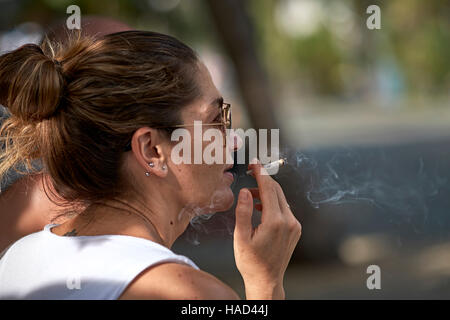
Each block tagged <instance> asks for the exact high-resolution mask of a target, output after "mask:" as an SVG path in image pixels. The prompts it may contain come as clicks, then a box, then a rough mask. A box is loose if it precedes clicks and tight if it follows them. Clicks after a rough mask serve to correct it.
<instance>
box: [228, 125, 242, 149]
mask: <svg viewBox="0 0 450 320" xmlns="http://www.w3.org/2000/svg"><path fill="white" fill-rule="evenodd" d="M228 139H229V140H228V145H229V149H230V151H231V152H235V151H237V150H239V149H240V148H242V145H243V141H242V139H241V137H240V136H239V135H237V134H236V133H234V131H232V130H231V131H230V134H229V137H228Z"/></svg>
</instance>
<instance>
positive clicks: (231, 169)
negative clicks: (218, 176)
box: [223, 165, 237, 181]
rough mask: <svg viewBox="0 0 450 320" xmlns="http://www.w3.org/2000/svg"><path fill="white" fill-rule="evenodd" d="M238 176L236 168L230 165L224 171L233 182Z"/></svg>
mask: <svg viewBox="0 0 450 320" xmlns="http://www.w3.org/2000/svg"><path fill="white" fill-rule="evenodd" d="M236 174H237V171H236V168H235V166H234V165H229V166H227V167H226V168H225V170H224V171H223V175H224V176H227V177H229V178H230V179H231V181H234V177H235V175H236Z"/></svg>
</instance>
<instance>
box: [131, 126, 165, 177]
mask: <svg viewBox="0 0 450 320" xmlns="http://www.w3.org/2000/svg"><path fill="white" fill-rule="evenodd" d="M163 142H164V140H163V139H162V136H161V134H160V133H159V132H158V130H156V129H153V128H149V127H142V128H139V129H138V130H136V131H135V132H134V134H133V137H132V138H131V149H132V152H133V154H134V156H135V157H136V160H137V161H138V163H139V164H140V165H141V166H142V174H145V172H149V173H150V176H152V175H154V176H158V177H161V178H164V177H165V176H167V172H168V169H167V159H166V156H165V154H164V152H163V148H162V147H161V143H163ZM150 163H153V165H152V166H150Z"/></svg>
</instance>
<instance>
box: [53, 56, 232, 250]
mask: <svg viewBox="0 0 450 320" xmlns="http://www.w3.org/2000/svg"><path fill="white" fill-rule="evenodd" d="M197 79H198V85H199V88H200V90H201V92H202V95H201V97H200V98H199V99H198V100H196V101H194V102H193V103H191V104H190V105H188V106H186V107H185V108H183V109H182V111H181V119H182V120H183V123H185V124H193V123H194V121H195V120H201V121H202V122H203V123H211V122H215V121H214V119H216V118H217V116H218V114H219V106H218V105H216V104H212V102H214V101H216V100H217V98H220V97H221V94H220V93H219V91H218V90H217V88H216V87H215V85H214V83H213V81H212V79H211V75H210V73H209V71H208V70H207V68H206V67H205V66H204V65H203V64H202V63H199V72H198V77H197ZM186 129H187V130H189V131H190V132H191V139H192V141H191V146H192V148H193V146H194V141H193V139H194V128H193V127H186ZM176 143H177V142H174V141H170V140H169V139H167V137H166V136H164V135H163V134H162V133H161V132H160V131H159V130H157V129H153V128H149V127H142V128H139V129H138V130H137V131H136V132H135V133H134V135H133V138H132V151H130V152H127V153H126V154H125V156H124V157H125V158H124V161H125V163H124V165H125V168H126V170H127V172H129V175H130V177H133V181H134V187H135V189H136V193H135V194H134V196H133V195H132V196H130V197H129V198H127V199H121V200H120V201H107V202H105V203H104V205H101V206H91V207H89V208H87V209H86V211H85V212H83V213H82V214H80V215H79V216H77V217H75V218H74V219H72V220H69V221H68V222H66V223H64V224H62V225H60V226H58V227H55V228H53V229H52V232H54V233H56V234H58V235H64V234H66V233H67V232H70V231H72V230H74V229H75V230H76V234H77V235H101V234H122V235H130V236H136V237H142V238H145V239H149V240H151V241H155V242H157V243H160V244H162V245H164V246H166V247H168V248H170V247H171V246H172V244H173V243H174V241H175V240H176V239H177V238H178V237H179V236H180V235H181V234H182V233H183V232H184V231H185V229H186V227H187V226H188V224H189V221H190V220H191V219H192V217H194V216H196V215H199V214H210V213H213V212H218V211H225V210H227V209H229V208H231V206H232V205H233V201H234V196H233V192H232V190H231V188H230V185H231V184H232V182H233V178H232V177H230V175H229V174H226V173H225V170H227V169H228V168H230V166H231V165H230V164H227V163H226V162H225V161H223V164H211V165H207V164H204V163H203V164H183V163H182V164H175V163H173V162H172V161H171V151H172V148H173V146H174V145H175V144H176ZM209 143H211V142H207V141H204V142H203V143H202V145H203V148H204V147H205V146H206V145H208V144H209ZM223 148H224V150H223V155H224V156H225V154H226V152H228V153H231V152H232V151H233V149H234V145H232V146H231V147H227V146H226V145H223ZM191 154H192V155H193V149H192V152H191ZM150 162H153V163H154V167H153V168H151V167H150V166H149V165H148V164H149V163H150ZM163 165H166V166H167V168H166V169H165V170H164V169H163ZM145 172H149V173H150V175H149V176H146V175H145Z"/></svg>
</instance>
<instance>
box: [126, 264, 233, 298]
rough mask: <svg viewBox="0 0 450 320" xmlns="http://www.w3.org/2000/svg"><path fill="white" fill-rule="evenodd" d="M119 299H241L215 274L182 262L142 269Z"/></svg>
mask: <svg viewBox="0 0 450 320" xmlns="http://www.w3.org/2000/svg"><path fill="white" fill-rule="evenodd" d="M119 299H121V300H122V299H123V300H127V299H149V300H162V299H164V300H237V299H240V298H239V296H238V295H237V293H236V292H235V291H233V289H231V288H230V287H229V286H227V285H226V284H224V283H223V282H222V281H220V280H219V279H217V278H216V277H214V276H213V275H211V274H209V273H207V272H204V271H201V270H196V269H194V268H192V267H190V266H187V265H183V264H178V263H164V264H160V265H157V266H154V267H150V268H149V269H146V270H145V271H144V272H142V273H141V274H140V275H139V276H138V277H136V279H134V281H133V282H132V283H131V284H130V285H129V286H128V287H127V288H126V289H125V291H124V292H123V294H122V295H121V296H120V298H119Z"/></svg>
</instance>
